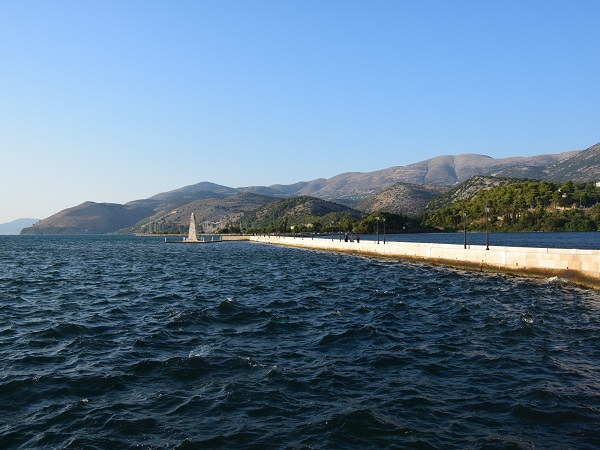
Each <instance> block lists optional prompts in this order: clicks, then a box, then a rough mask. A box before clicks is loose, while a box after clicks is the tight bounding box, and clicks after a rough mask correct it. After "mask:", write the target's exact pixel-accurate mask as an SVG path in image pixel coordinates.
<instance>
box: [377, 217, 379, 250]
mask: <svg viewBox="0 0 600 450" xmlns="http://www.w3.org/2000/svg"><path fill="white" fill-rule="evenodd" d="M377 243H378V244H379V216H377Z"/></svg>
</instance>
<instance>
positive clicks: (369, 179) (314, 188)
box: [280, 151, 600, 204]
mask: <svg viewBox="0 0 600 450" xmlns="http://www.w3.org/2000/svg"><path fill="white" fill-rule="evenodd" d="M577 153H579V151H572V152H565V153H558V154H554V155H537V156H526V157H513V158H501V159H495V158H491V157H489V156H484V155H473V154H463V155H458V156H449V155H444V156H437V157H435V158H431V159H428V160H425V161H421V162H418V163H415V164H410V165H408V166H396V167H390V168H388V169H383V170H378V171H374V172H367V173H360V172H350V173H343V174H340V175H337V176H335V177H332V178H329V179H318V180H314V181H311V182H309V183H307V184H306V185H304V186H303V187H302V188H301V189H299V190H298V191H297V192H296V194H297V195H311V196H314V197H318V198H322V199H325V200H330V201H336V202H340V203H344V204H348V203H349V202H359V201H362V200H364V199H366V198H368V197H370V196H371V195H374V194H376V193H378V192H380V191H382V190H384V189H387V188H389V187H390V186H392V185H394V184H396V183H400V182H401V183H410V184H418V185H439V186H452V185H455V184H457V183H461V182H463V181H466V180H468V179H470V178H472V177H474V176H476V175H497V174H498V173H499V172H502V171H516V172H518V171H520V170H522V168H524V167H525V168H528V170H529V171H530V172H529V173H530V174H533V173H535V174H540V173H544V170H545V169H546V168H547V167H548V166H550V165H552V164H556V163H558V162H560V161H563V160H565V159H567V158H569V157H572V156H574V155H576V154H577ZM588 176H590V177H592V178H594V179H595V178H598V179H600V170H596V169H594V170H591V171H590V172H589V173H588ZM519 177H520V175H519ZM280 189H282V187H280ZM288 192H289V191H288Z"/></svg>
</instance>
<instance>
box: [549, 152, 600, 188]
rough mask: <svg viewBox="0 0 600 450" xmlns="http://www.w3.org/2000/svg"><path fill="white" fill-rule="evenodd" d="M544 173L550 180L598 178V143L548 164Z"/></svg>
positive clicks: (599, 175)
mask: <svg viewBox="0 0 600 450" xmlns="http://www.w3.org/2000/svg"><path fill="white" fill-rule="evenodd" d="M545 175H546V176H545V177H544V178H545V179H548V180H552V181H566V180H571V181H582V182H586V181H596V180H600V143H598V144H596V145H593V146H591V147H590V148H588V149H586V150H584V151H582V152H579V153H576V154H574V155H572V156H570V157H569V158H566V159H563V160H561V161H560V162H557V163H555V164H552V165H550V166H548V167H547V168H546V170H545Z"/></svg>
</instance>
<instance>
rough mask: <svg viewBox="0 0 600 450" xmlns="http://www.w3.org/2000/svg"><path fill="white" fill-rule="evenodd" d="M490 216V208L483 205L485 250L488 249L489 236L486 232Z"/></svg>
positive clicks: (487, 231)
mask: <svg viewBox="0 0 600 450" xmlns="http://www.w3.org/2000/svg"><path fill="white" fill-rule="evenodd" d="M489 214H490V207H489V206H488V205H485V249H486V250H489V249H490V236H489V230H488V216H489Z"/></svg>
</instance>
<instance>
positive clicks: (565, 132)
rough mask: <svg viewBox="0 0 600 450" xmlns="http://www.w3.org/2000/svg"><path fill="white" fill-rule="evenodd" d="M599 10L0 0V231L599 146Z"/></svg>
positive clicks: (454, 4)
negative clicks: (205, 185) (187, 192)
mask: <svg viewBox="0 0 600 450" xmlns="http://www.w3.org/2000/svg"><path fill="white" fill-rule="evenodd" d="M599 18H600V1H597V0H590V1H584V0H569V1H566V0H561V1H555V0H543V1H536V0H518V1H512V0H503V1H495V2H493V1H481V0H477V1H461V0H453V1H448V0H441V1H428V0H423V1H416V0H411V1H403V0H390V1H383V0H372V1H364V0H363V1H354V0H340V1H336V0H289V1H288V0H238V1H233V0H218V1H215V0H194V1H183V0H179V1H154V0H139V1H136V0H118V1H111V0H97V1H93V0H89V1H87V0H86V1H80V0H75V1H63V0H53V1H46V0H43V1H31V0H18V1H17V0H0V156H1V159H0V196H1V197H0V223H3V222H8V221H11V220H14V219H17V218H20V217H33V218H45V217H48V216H50V215H51V214H54V213H55V212H58V211H60V210H62V209H64V208H68V207H71V206H75V205H77V204H80V203H82V202H84V201H86V200H91V201H96V202H115V203H125V202H127V201H130V200H135V199H139V198H147V197H149V196H152V195H154V194H157V193H159V192H164V191H168V190H172V189H176V188H179V187H182V186H185V185H189V184H194V183H197V182H200V181H210V182H214V183H218V184H223V185H227V186H231V187H241V186H250V185H267V186H268V185H271V184H276V183H282V184H289V183H294V182H297V181H310V180H313V179H315V178H329V177H332V176H335V175H337V174H339V173H342V172H349V171H358V172H368V171H372V170H378V169H384V168H387V167H391V166H395V165H407V164H412V163H415V162H419V161H422V160H424V159H428V158H432V157H435V156H439V155H445V154H450V155H457V154H461V153H479V154H485V155H489V156H492V157H495V158H502V157H509V156H525V155H534V154H542V153H559V152H563V151H569V150H578V149H585V148H587V147H589V146H591V145H593V144H595V143H597V142H598V141H600V34H599V33H598V19H599Z"/></svg>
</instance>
